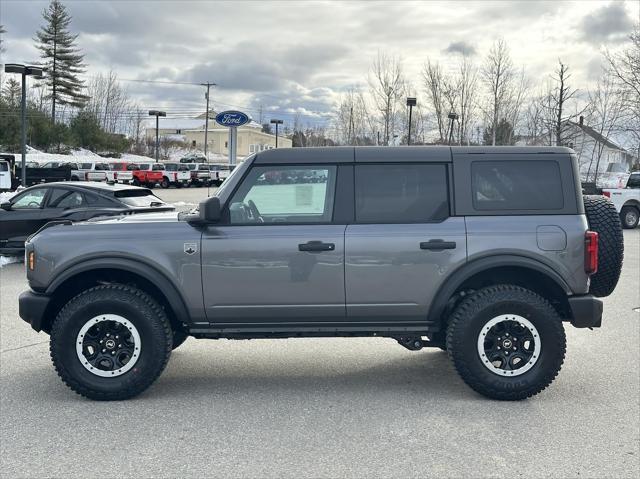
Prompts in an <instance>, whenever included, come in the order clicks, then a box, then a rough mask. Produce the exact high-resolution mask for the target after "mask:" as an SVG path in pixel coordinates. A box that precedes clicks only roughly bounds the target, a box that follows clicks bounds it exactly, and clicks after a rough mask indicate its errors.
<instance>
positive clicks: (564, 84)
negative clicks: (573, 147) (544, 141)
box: [550, 59, 584, 146]
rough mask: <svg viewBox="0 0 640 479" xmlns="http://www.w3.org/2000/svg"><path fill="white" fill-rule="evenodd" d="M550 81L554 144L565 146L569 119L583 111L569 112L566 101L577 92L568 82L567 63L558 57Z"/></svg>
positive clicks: (567, 139) (568, 130)
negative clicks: (551, 85)
mask: <svg viewBox="0 0 640 479" xmlns="http://www.w3.org/2000/svg"><path fill="white" fill-rule="evenodd" d="M551 79H552V81H553V82H554V83H555V86H554V87H553V89H552V91H551V100H552V102H551V105H550V107H551V112H550V113H551V114H552V116H553V120H554V128H553V134H554V138H555V144H556V145H557V146H565V145H567V144H568V143H569V140H570V138H569V135H570V131H571V125H570V124H569V122H570V121H572V120H574V119H576V118H577V117H578V116H580V114H582V113H584V111H580V112H578V111H577V110H574V113H569V108H568V103H569V102H570V101H571V100H572V99H573V98H574V97H575V96H576V94H577V93H578V90H577V89H574V88H573V87H571V85H570V84H569V80H570V79H571V74H570V73H569V65H567V64H565V63H562V60H561V59H558V67H557V68H556V71H555V73H554V75H552V76H551Z"/></svg>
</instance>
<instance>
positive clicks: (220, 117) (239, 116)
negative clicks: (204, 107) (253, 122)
mask: <svg viewBox="0 0 640 479" xmlns="http://www.w3.org/2000/svg"><path fill="white" fill-rule="evenodd" d="M249 121H250V120H249V117H248V116H247V115H246V114H245V113H242V112H241V111H234V110H229V111H223V112H221V113H218V114H217V115H216V123H217V124H218V125H222V126H228V127H232V126H242V125H246V124H247V123H249Z"/></svg>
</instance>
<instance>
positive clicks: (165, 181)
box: [160, 176, 171, 190]
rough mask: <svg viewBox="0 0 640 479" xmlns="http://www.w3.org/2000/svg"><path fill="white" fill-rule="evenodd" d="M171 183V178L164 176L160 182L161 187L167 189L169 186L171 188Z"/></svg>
mask: <svg viewBox="0 0 640 479" xmlns="http://www.w3.org/2000/svg"><path fill="white" fill-rule="evenodd" d="M170 185H171V183H170V182H169V178H167V177H166V176H164V177H163V178H162V181H161V182H160V187H161V188H164V189H165V190H166V189H167V188H169V186H170Z"/></svg>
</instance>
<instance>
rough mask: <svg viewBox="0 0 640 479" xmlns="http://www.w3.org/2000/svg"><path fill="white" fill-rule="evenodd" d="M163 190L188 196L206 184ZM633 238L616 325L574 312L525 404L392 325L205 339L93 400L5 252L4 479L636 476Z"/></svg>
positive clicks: (639, 397)
mask: <svg viewBox="0 0 640 479" xmlns="http://www.w3.org/2000/svg"><path fill="white" fill-rule="evenodd" d="M158 193H159V195H160V196H162V197H163V198H165V197H166V199H168V200H169V201H182V202H183V203H185V205H182V206H181V209H184V208H187V206H186V203H193V204H195V203H197V201H199V199H201V198H203V197H206V189H193V190H191V189H190V190H168V191H159V192H158ZM625 248H626V253H625V263H624V271H623V276H622V278H621V280H620V284H619V286H618V288H617V289H616V291H615V292H614V294H613V295H612V296H610V297H609V298H606V299H605V315H604V319H603V327H602V328H600V329H597V330H594V331H589V330H577V329H574V328H573V327H571V326H569V325H567V326H566V330H567V335H568V338H567V342H568V351H567V359H566V361H565V364H564V366H563V368H562V371H561V372H560V375H559V376H558V378H557V379H556V381H555V382H554V383H553V384H552V385H551V386H550V387H549V388H548V389H547V390H545V391H543V392H542V393H541V394H539V395H538V396H536V397H534V398H532V399H529V400H526V401H522V402H497V401H491V400H488V399H485V398H483V397H481V396H479V395H478V394H476V393H474V392H473V391H472V390H471V389H469V388H468V387H467V386H466V385H465V384H464V383H463V382H462V380H461V379H460V378H459V377H458V376H457V375H456V373H455V371H454V369H453V367H452V365H451V363H450V361H449V360H448V358H447V355H446V353H444V352H441V351H439V350H431V349H426V350H422V351H418V352H411V351H408V350H406V349H404V348H402V347H401V346H399V345H398V344H396V343H395V342H394V341H392V340H389V339H285V340H251V341H228V340H219V341H212V340H196V339H193V338H190V339H188V340H187V342H186V343H185V344H184V345H183V346H181V347H180V348H179V349H178V350H176V351H174V353H173V354H172V356H171V360H170V362H169V365H168V367H167V369H166V370H165V372H164V373H163V374H162V376H161V377H160V378H159V379H158V381H156V383H155V384H154V385H153V386H152V387H151V388H149V389H148V390H147V391H146V392H145V393H143V394H142V395H141V396H139V397H137V398H135V399H132V400H129V401H122V402H107V403H104V402H102V403H101V402H93V401H90V400H87V399H84V398H82V397H80V396H78V395H77V394H75V393H73V392H72V391H71V390H70V389H68V388H67V387H66V386H64V384H63V383H62V382H61V381H60V380H59V379H58V377H57V376H56V374H55V371H54V369H53V367H52V365H51V361H50V359H49V351H48V342H47V339H48V336H47V335H45V334H44V333H40V334H38V333H35V332H34V331H32V330H31V329H30V327H29V326H28V325H27V324H26V323H24V322H23V321H22V320H21V319H20V318H19V317H18V309H17V295H18V294H19V293H20V292H21V291H22V290H24V289H26V287H27V285H26V281H25V276H24V271H23V265H21V264H8V265H5V266H3V267H2V268H1V269H0V289H1V294H0V477H7V478H9V477H10V478H15V477H30V478H31V477H63V476H64V477H85V478H86V477H105V476H106V477H131V476H138V477H212V476H219V477H256V478H264V477H277V478H284V477H294V478H298V477H363V478H364V477H366V478H371V477H403V478H406V477H424V476H438V477H508V478H513V477H562V478H565V477H598V478H601V477H638V474H640V368H639V366H640V364H639V363H640V346H639V345H640V313H639V312H637V310H636V311H634V308H639V307H640V229H637V230H635V231H625Z"/></svg>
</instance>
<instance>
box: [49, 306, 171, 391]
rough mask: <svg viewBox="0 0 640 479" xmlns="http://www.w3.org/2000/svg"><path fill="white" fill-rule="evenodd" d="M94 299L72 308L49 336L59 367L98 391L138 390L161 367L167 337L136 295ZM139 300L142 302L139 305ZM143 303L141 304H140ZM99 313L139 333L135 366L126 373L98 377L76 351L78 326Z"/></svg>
mask: <svg viewBox="0 0 640 479" xmlns="http://www.w3.org/2000/svg"><path fill="white" fill-rule="evenodd" d="M123 299H125V298H118V299H114V298H109V299H97V298H96V299H94V300H93V301H91V302H88V303H85V304H82V305H81V306H79V307H76V308H74V310H73V311H72V312H71V314H69V315H68V317H66V318H65V321H64V324H63V325H61V326H62V327H61V328H60V329H58V330H57V331H56V336H55V337H53V336H52V349H53V348H55V349H56V353H57V354H56V357H57V360H58V363H59V364H58V366H59V367H61V368H63V369H64V370H66V372H67V374H68V375H69V376H70V377H71V378H72V379H74V380H75V381H77V382H79V383H80V384H81V385H82V386H83V387H85V388H88V389H90V390H91V391H93V392H97V393H105V394H109V393H113V392H114V391H125V390H130V389H138V388H139V387H140V385H141V384H146V383H147V382H151V381H153V380H154V379H155V377H156V373H155V371H157V370H158V368H162V367H163V366H162V362H163V359H164V358H165V356H166V347H167V338H166V337H165V335H164V334H163V329H162V328H161V327H157V324H156V323H157V321H158V318H154V317H153V313H152V312H151V310H150V309H149V308H147V307H146V305H144V303H142V302H141V301H136V299H137V298H135V297H134V298H131V297H129V298H128V301H126V300H123ZM140 303H142V304H140ZM141 306H142V307H141ZM102 314H116V315H119V316H122V317H123V318H125V319H127V320H128V321H130V322H131V323H132V324H133V325H134V326H135V328H136V329H137V330H138V334H139V335H140V343H141V344H140V352H139V354H140V355H139V357H138V360H137V361H136V363H135V365H134V366H133V367H132V368H131V369H130V370H129V371H127V372H126V373H124V374H122V375H120V376H115V377H101V376H97V375H95V374H93V373H91V372H90V371H88V370H87V369H86V368H85V367H84V366H83V365H82V364H81V362H80V359H79V358H78V355H77V352H76V340H77V337H78V333H79V331H80V329H81V328H82V327H83V326H84V325H85V324H86V322H87V321H89V320H90V319H91V318H94V317H96V316H100V315H102Z"/></svg>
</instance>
